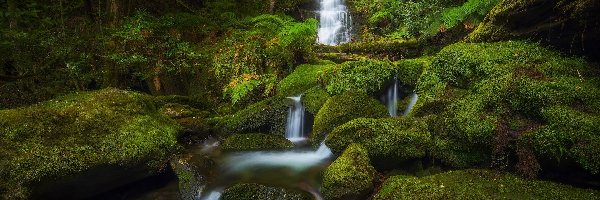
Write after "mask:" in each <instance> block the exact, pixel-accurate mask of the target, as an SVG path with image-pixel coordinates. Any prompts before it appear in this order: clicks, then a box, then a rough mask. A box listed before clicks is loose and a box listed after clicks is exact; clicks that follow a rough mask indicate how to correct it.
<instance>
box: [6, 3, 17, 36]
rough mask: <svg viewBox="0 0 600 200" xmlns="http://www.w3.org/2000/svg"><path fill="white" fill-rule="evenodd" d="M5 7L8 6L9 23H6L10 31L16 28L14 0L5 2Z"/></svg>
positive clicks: (15, 5) (15, 4)
mask: <svg viewBox="0 0 600 200" xmlns="http://www.w3.org/2000/svg"><path fill="white" fill-rule="evenodd" d="M7 6H8V14H9V15H10V16H9V19H8V20H9V21H8V26H9V28H10V29H14V28H16V27H17V2H16V0H7Z"/></svg>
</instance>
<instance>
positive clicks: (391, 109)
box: [386, 77, 398, 117]
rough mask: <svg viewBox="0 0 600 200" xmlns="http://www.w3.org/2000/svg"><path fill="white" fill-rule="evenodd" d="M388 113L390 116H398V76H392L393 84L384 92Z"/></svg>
mask: <svg viewBox="0 0 600 200" xmlns="http://www.w3.org/2000/svg"><path fill="white" fill-rule="evenodd" d="M386 103H387V108H388V113H389V114H390V116H392V117H396V116H398V78H397V77H394V84H393V85H392V86H390V88H388V91H387V94H386Z"/></svg>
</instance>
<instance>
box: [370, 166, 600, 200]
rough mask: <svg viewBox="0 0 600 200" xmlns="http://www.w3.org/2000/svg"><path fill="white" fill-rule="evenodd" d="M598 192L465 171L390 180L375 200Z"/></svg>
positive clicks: (535, 196)
mask: <svg viewBox="0 0 600 200" xmlns="http://www.w3.org/2000/svg"><path fill="white" fill-rule="evenodd" d="M598 195H599V192H598V191H597V190H591V189H587V190H586V189H580V188H575V187H573V186H568V185H563V184H559V183H553V182H549V181H539V180H528V179H523V178H521V177H518V176H515V175H511V174H508V173H504V172H495V171H490V170H464V171H450V172H446V173H441V174H436V175H432V176H426V177H422V178H418V177H410V176H392V177H389V178H388V179H387V180H386V181H385V182H384V183H383V186H382V187H381V190H380V191H379V192H378V193H377V194H376V195H375V196H374V197H373V199H375V200H388V199H600V196H598Z"/></svg>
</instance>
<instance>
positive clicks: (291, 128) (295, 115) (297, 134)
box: [285, 95, 306, 143]
mask: <svg viewBox="0 0 600 200" xmlns="http://www.w3.org/2000/svg"><path fill="white" fill-rule="evenodd" d="M288 98H289V99H291V100H293V101H294V104H293V105H292V106H291V107H290V109H289V112H288V117H287V124H286V126H285V138H287V139H288V140H290V141H292V142H294V143H297V142H301V141H304V140H306V136H305V135H304V113H305V108H304V105H302V101H300V100H301V98H302V95H299V96H295V97H288Z"/></svg>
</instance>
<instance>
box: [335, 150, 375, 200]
mask: <svg viewBox="0 0 600 200" xmlns="http://www.w3.org/2000/svg"><path fill="white" fill-rule="evenodd" d="M376 173H377V172H376V171H375V168H373V166H371V163H370V160H369V156H368V153H367V150H365V149H364V148H363V147H362V146H361V145H359V144H350V145H348V148H346V150H345V151H344V153H343V154H342V155H341V156H340V157H338V158H337V159H336V160H335V161H333V163H332V164H331V165H329V167H327V169H326V170H325V173H324V175H323V195H324V196H325V199H330V200H356V199H364V198H365V196H366V195H368V194H369V193H370V192H371V191H373V182H374V181H375V176H376Z"/></svg>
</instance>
